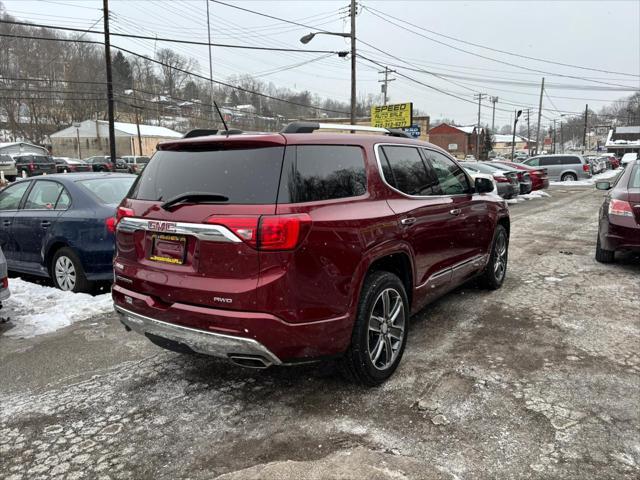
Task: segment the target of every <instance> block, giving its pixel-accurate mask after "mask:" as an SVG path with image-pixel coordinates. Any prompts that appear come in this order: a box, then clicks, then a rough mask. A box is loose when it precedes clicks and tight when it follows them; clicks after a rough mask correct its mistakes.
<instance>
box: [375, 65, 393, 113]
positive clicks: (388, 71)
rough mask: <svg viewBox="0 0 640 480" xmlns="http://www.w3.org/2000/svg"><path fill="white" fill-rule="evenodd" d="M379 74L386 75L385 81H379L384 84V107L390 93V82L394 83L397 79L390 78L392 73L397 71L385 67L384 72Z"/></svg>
mask: <svg viewBox="0 0 640 480" xmlns="http://www.w3.org/2000/svg"><path fill="white" fill-rule="evenodd" d="M378 73H384V80H378V82H379V83H382V88H381V89H382V94H383V95H384V105H386V104H387V94H388V92H389V82H393V81H394V80H395V78H389V74H390V73H396V71H395V70H389V67H384V70H383V71H381V72H378Z"/></svg>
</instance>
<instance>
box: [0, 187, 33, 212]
mask: <svg viewBox="0 0 640 480" xmlns="http://www.w3.org/2000/svg"><path fill="white" fill-rule="evenodd" d="M30 183H31V182H20V183H19V184H18V185H12V186H10V187H7V188H5V189H4V190H3V191H2V192H0V210H17V209H18V206H19V205H20V200H22V196H23V195H24V192H26V191H27V188H29V184H30Z"/></svg>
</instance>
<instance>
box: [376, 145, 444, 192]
mask: <svg viewBox="0 0 640 480" xmlns="http://www.w3.org/2000/svg"><path fill="white" fill-rule="evenodd" d="M381 150H382V157H381V158H380V163H381V165H382V173H383V175H384V178H385V180H386V181H387V183H388V184H389V185H392V186H393V187H395V188H397V189H398V190H400V191H401V192H403V193H406V194H407V195H434V194H437V185H438V180H437V179H436V178H435V175H433V173H432V172H431V170H427V166H426V165H425V163H424V161H423V160H422V157H421V155H420V152H419V151H418V149H417V148H415V147H400V146H397V147H396V146H386V147H382V149H381ZM434 189H435V190H434Z"/></svg>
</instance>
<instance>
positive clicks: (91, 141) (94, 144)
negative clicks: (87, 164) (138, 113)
mask: <svg viewBox="0 0 640 480" xmlns="http://www.w3.org/2000/svg"><path fill="white" fill-rule="evenodd" d="M114 127H115V137H116V155H117V156H119V157H120V156H123V155H151V154H152V153H153V152H155V150H156V145H157V144H158V142H161V141H163V140H170V139H174V138H182V134H181V133H179V132H176V131H175V130H171V129H169V128H166V127H159V126H155V125H140V133H139V135H138V126H137V125H136V124H135V123H123V122H115V124H114ZM138 136H139V138H138ZM140 143H141V144H142V151H140V146H139V144H140ZM51 150H52V152H53V154H54V155H56V156H61V157H76V158H86V157H91V156H93V155H108V154H109V123H108V122H105V121H102V120H85V121H83V122H80V123H78V124H75V125H73V126H71V127H67V128H65V129H63V130H60V131H58V132H56V133H52V134H51Z"/></svg>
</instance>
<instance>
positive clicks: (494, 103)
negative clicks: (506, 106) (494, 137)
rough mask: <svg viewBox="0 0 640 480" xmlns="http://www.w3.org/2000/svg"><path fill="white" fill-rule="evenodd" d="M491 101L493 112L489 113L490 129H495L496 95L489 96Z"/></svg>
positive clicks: (493, 130)
mask: <svg viewBox="0 0 640 480" xmlns="http://www.w3.org/2000/svg"><path fill="white" fill-rule="evenodd" d="M491 103H493V113H492V114H491V131H492V132H494V133H495V131H496V103H498V97H491Z"/></svg>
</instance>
